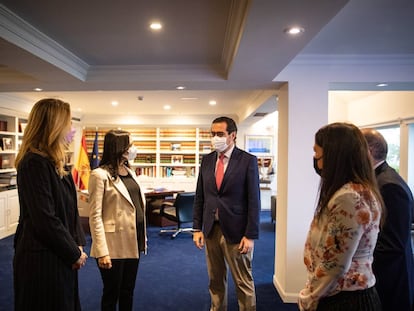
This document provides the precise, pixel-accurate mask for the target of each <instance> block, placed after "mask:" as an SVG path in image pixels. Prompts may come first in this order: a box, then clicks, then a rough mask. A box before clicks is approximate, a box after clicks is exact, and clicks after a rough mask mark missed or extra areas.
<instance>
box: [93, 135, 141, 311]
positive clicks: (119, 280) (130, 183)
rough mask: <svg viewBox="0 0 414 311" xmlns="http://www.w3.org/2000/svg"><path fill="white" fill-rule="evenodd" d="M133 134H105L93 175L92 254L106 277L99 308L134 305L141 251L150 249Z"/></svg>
mask: <svg viewBox="0 0 414 311" xmlns="http://www.w3.org/2000/svg"><path fill="white" fill-rule="evenodd" d="M135 155H136V152H134V150H133V149H132V148H130V142H129V133H128V132H125V131H120V130H111V131H109V132H108V133H106V135H105V140H104V150H103V155H102V160H101V162H100V165H99V168H97V169H95V170H93V171H92V173H91V176H90V179H89V205H90V215H89V225H90V229H91V237H92V247H91V254H90V255H91V256H92V257H95V258H96V261H97V264H98V267H99V271H100V273H101V276H102V281H103V295H102V299H101V310H116V305H117V304H119V310H132V302H133V294H134V288H135V280H136V276H137V271H138V263H139V254H140V253H142V252H145V251H146V224H145V197H144V193H143V192H142V191H141V189H140V186H139V183H138V180H137V178H136V175H135V173H134V172H133V171H132V170H131V169H130V168H129V165H128V159H129V158H131V159H132V158H135Z"/></svg>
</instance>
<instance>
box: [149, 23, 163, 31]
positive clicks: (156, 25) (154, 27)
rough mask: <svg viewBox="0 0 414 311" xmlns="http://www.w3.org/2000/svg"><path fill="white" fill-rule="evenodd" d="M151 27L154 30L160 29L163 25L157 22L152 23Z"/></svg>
mask: <svg viewBox="0 0 414 311" xmlns="http://www.w3.org/2000/svg"><path fill="white" fill-rule="evenodd" d="M150 28H151V29H152V30H160V29H161V28H162V25H161V24H160V23H158V22H155V23H151V24H150Z"/></svg>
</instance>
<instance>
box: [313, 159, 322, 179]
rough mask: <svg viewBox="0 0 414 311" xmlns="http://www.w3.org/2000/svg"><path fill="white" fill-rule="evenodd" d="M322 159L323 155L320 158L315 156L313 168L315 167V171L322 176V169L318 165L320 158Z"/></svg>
mask: <svg viewBox="0 0 414 311" xmlns="http://www.w3.org/2000/svg"><path fill="white" fill-rule="evenodd" d="M320 159H322V157H320V158H318V159H317V158H315V157H314V158H313V168H314V169H315V172H316V174H318V175H319V176H321V175H322V169H320V168H319V167H318V161H319V160H320Z"/></svg>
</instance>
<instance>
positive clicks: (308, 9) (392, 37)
mask: <svg viewBox="0 0 414 311" xmlns="http://www.w3.org/2000/svg"><path fill="white" fill-rule="evenodd" d="M413 12H414V1H412V0H350V1H349V2H348V1H347V0H329V1H327V0H315V1H304V0H289V1H282V0H280V1H279V0H196V1H195V0H174V1H170V0H151V1H145V0H135V1H134V0H129V1H125V2H119V1H118V2H115V1H107V3H105V4H102V2H101V1H97V0H90V1H81V0H72V1H63V0H54V1H32V0H20V1H16V0H0V98H1V101H2V102H1V103H0V106H7V107H10V105H15V106H16V107H15V108H16V109H20V110H27V111H29V110H30V107H31V105H32V104H33V103H34V102H35V101H36V100H38V99H40V98H43V97H46V96H48V97H49V96H52V97H59V98H61V99H63V100H65V101H68V102H69V103H70V104H71V106H72V110H73V112H74V114H76V115H77V116H79V117H80V118H83V119H85V120H94V119H95V120H98V119H102V120H104V119H105V118H106V119H105V120H108V117H109V118H111V117H112V116H113V117H117V116H120V115H129V116H140V117H146V116H147V117H148V118H151V119H152V118H153V117H155V116H161V115H162V116H170V115H179V116H184V115H189V116H203V117H205V118H212V117H215V116H217V115H223V114H225V115H232V116H235V117H236V118H238V119H239V121H244V119H245V118H246V117H248V119H249V117H250V118H251V116H252V115H253V114H254V113H255V112H271V111H274V110H275V109H276V104H275V103H274V101H271V100H270V101H269V98H274V97H272V96H273V95H275V94H277V90H278V88H279V87H280V85H281V84H282V83H283V82H284V81H273V79H274V77H276V76H277V75H278V73H280V72H281V71H282V70H283V69H284V68H285V67H286V66H288V65H289V63H290V62H291V60H293V59H294V58H295V57H296V56H298V55H338V54H339V55H364V56H367V55H368V56H369V55H380V56H385V55H400V56H401V55H411V56H412V55H413V54H414V40H412V33H411V32H412V29H414V16H413V14H414V13H413ZM153 20H158V21H160V22H161V23H162V24H163V29H162V30H161V31H160V32H158V33H154V32H152V31H150V30H149V28H148V26H149V23H150V22H151V21H153ZM292 25H300V26H302V27H304V28H305V32H304V33H303V34H302V35H300V36H298V37H296V38H291V37H289V36H287V35H286V34H285V33H284V32H283V30H284V29H285V28H286V27H288V26H292ZM178 85H184V86H185V87H186V89H185V90H183V91H178V90H176V89H175V87H176V86H178ZM413 86H414V83H407V82H404V83H402V84H400V85H395V88H396V89H398V88H401V89H414V88H413ZM35 87H40V88H42V89H43V90H44V91H43V92H33V89H34V88H35ZM372 87H373V86H372V85H370V84H364V83H361V82H360V83H359V84H354V83H351V84H349V83H348V84H344V85H336V86H335V88H336V89H339V90H341V89H347V90H348V89H355V90H372ZM138 97H142V98H143V100H139V99H138ZM182 98H187V99H182ZM189 98H192V99H189ZM211 99H214V100H216V101H217V105H216V106H209V105H208V101H209V100H211ZM113 100H116V101H118V102H119V105H118V106H117V107H113V106H111V101H113ZM5 102H6V103H5ZM167 104H168V105H170V106H171V109H170V110H164V109H163V106H164V105H167ZM103 122H106V121H103Z"/></svg>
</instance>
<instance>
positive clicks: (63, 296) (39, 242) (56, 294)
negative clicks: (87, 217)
mask: <svg viewBox="0 0 414 311" xmlns="http://www.w3.org/2000/svg"><path fill="white" fill-rule="evenodd" d="M17 185H18V192H19V203H20V217H19V225H18V226H17V231H16V234H15V236H14V247H15V256H14V260H13V267H14V292H15V299H14V300H15V310H71V311H73V310H79V308H80V304H79V296H78V281H77V273H78V272H77V271H76V270H72V264H73V263H75V262H76V261H77V260H78V259H79V257H80V255H81V252H80V250H79V247H78V246H80V245H85V237H84V233H83V230H82V227H81V224H80V221H79V213H78V209H77V198H76V189H75V185H74V183H73V179H72V176H71V175H70V174H69V175H67V176H64V177H63V178H61V177H60V176H59V175H58V174H57V173H56V169H55V166H54V164H53V163H52V162H51V161H50V160H49V159H48V158H46V157H43V156H40V155H39V154H35V153H27V154H26V155H25V156H24V158H23V160H22V161H21V162H20V165H19V169H18V172H17Z"/></svg>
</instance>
